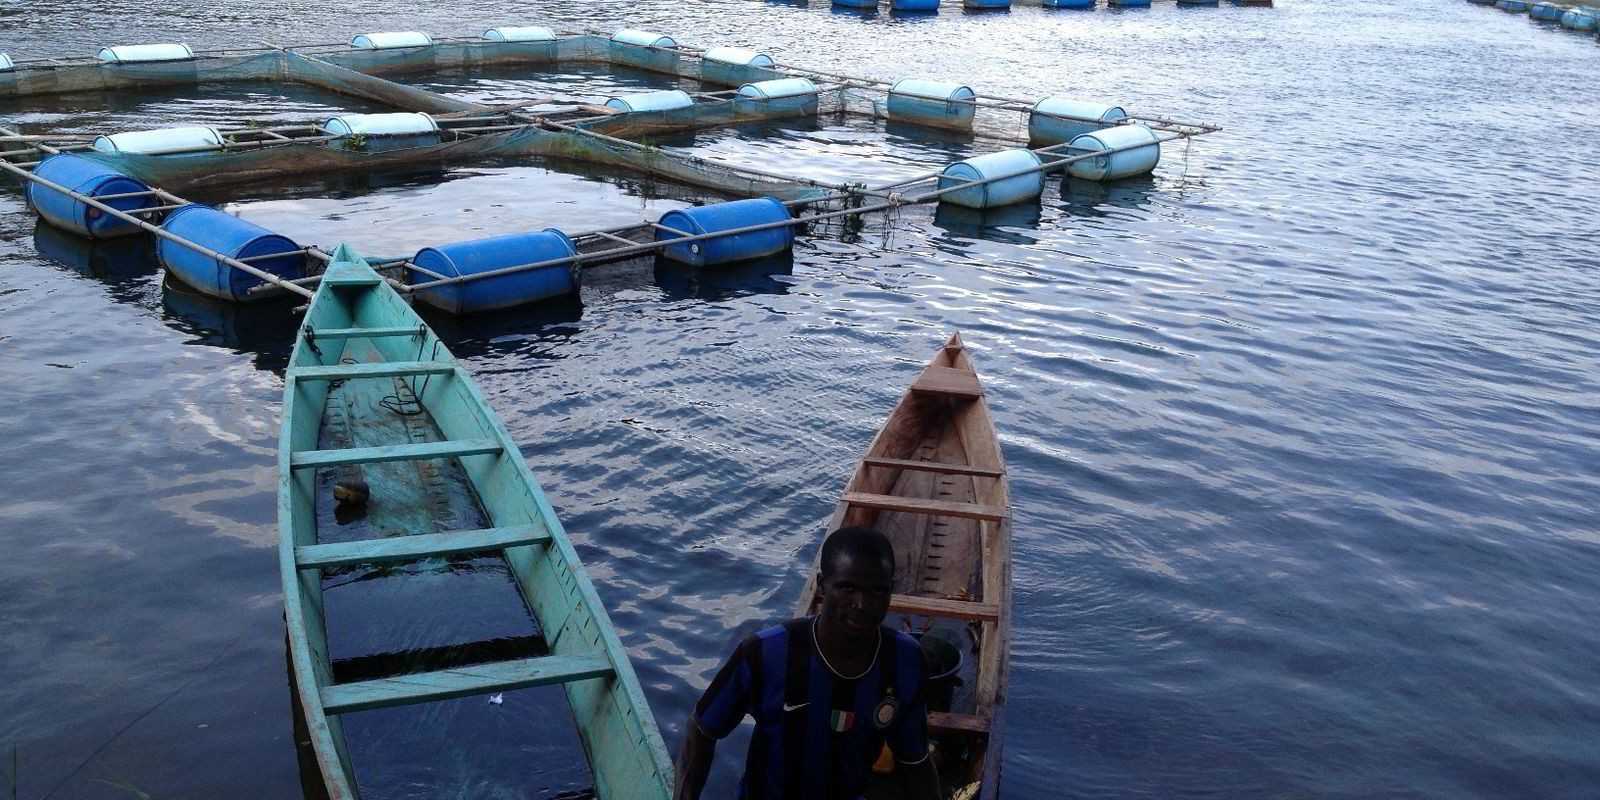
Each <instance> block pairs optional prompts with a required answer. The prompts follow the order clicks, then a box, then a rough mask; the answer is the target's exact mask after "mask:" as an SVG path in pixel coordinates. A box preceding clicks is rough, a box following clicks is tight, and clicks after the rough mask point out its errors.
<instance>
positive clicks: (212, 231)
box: [156, 203, 306, 303]
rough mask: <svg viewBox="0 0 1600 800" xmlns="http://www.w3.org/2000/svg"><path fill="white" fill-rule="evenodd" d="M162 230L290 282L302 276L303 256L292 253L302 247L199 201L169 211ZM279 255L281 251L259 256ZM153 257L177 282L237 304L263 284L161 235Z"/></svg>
mask: <svg viewBox="0 0 1600 800" xmlns="http://www.w3.org/2000/svg"><path fill="white" fill-rule="evenodd" d="M161 229H162V230H164V231H166V232H168V233H171V234H173V235H175V236H180V237H182V238H184V239H188V240H189V241H191V242H194V243H195V244H198V245H200V246H202V247H207V248H210V249H212V250H215V251H216V252H218V253H221V254H222V255H225V256H228V257H230V258H233V259H235V260H237V261H244V262H245V263H247V264H249V265H250V266H252V267H255V268H256V269H259V270H261V271H262V272H270V273H272V274H273V275H277V276H278V277H280V278H287V279H291V280H292V279H294V278H301V277H304V276H305V272H306V256H305V254H304V253H297V252H294V251H296V250H299V249H300V245H297V244H295V243H294V242H293V241H292V240H290V239H289V238H288V237H286V236H279V235H278V234H276V233H273V232H272V231H269V230H267V229H266V228H263V227H261V226H260V225H257V224H255V223H254V222H246V221H244V220H242V219H239V218H238V217H236V216H234V215H232V214H228V213H225V212H222V211H218V210H217V209H215V208H212V207H211V206H203V205H200V204H198V203H191V204H189V205H186V206H184V207H183V208H180V209H178V210H177V211H174V212H172V213H171V214H168V215H167V221H166V222H163V223H161ZM278 253H282V254H283V255H280V256H278V257H277V258H261V256H271V255H274V254H278ZM156 257H157V258H159V259H160V260H161V265H162V266H164V267H166V268H167V269H168V270H169V271H170V272H171V273H172V274H173V275H175V276H177V278H178V279H179V280H181V281H183V282H184V283H187V284H189V285H190V286H193V287H194V288H195V289H197V290H198V291H199V292H200V293H201V294H206V295H210V296H212V297H216V298H219V299H222V300H232V301H234V302H236V303H242V302H247V301H250V300H254V299H256V297H255V296H252V295H251V294H250V293H249V292H250V290H251V289H253V288H255V287H257V286H260V285H261V284H263V283H265V281H263V280H261V279H260V278H257V277H256V276H254V275H251V274H250V273H248V272H245V271H244V270H242V269H235V268H234V267H232V266H229V265H228V264H226V263H224V262H223V261H222V259H219V258H215V257H212V256H208V255H206V254H204V253H201V252H198V251H196V250H193V249H190V248H188V247H184V246H183V245H181V244H178V243H177V242H174V241H170V240H168V239H165V238H162V239H157V240H156ZM257 259H259V260H257Z"/></svg>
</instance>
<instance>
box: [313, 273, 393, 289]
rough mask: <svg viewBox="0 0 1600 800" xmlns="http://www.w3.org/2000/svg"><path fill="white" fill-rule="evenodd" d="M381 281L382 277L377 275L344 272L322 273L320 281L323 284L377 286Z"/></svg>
mask: <svg viewBox="0 0 1600 800" xmlns="http://www.w3.org/2000/svg"><path fill="white" fill-rule="evenodd" d="M382 282H383V278H380V277H378V276H377V275H359V274H357V275H351V274H344V273H341V274H338V275H323V276H322V280H321V281H320V283H321V284H322V285H323V286H377V285H378V284H380V283H382Z"/></svg>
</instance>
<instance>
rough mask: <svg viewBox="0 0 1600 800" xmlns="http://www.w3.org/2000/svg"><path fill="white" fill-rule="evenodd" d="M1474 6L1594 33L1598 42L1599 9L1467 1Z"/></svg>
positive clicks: (1525, 0) (1533, 1)
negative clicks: (1489, 7)
mask: <svg viewBox="0 0 1600 800" xmlns="http://www.w3.org/2000/svg"><path fill="white" fill-rule="evenodd" d="M1468 2H1470V3H1473V4H1474V5H1480V6H1488V5H1492V6H1494V7H1495V8H1498V9H1500V10H1501V11H1506V12H1509V13H1512V14H1527V15H1528V17H1529V18H1530V19H1534V20H1538V21H1540V22H1556V23H1560V25H1561V27H1563V28H1566V29H1567V30H1571V31H1578V32H1579V33H1590V32H1596V39H1597V40H1600V7H1595V6H1571V5H1567V4H1565V3H1554V2H1548V0H1545V1H1544V2H1540V1H1539V0H1468Z"/></svg>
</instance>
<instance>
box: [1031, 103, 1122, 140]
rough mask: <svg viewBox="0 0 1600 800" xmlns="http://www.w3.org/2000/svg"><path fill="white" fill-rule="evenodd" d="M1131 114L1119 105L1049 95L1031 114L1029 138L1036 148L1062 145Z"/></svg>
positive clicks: (1115, 122) (1036, 104)
mask: <svg viewBox="0 0 1600 800" xmlns="http://www.w3.org/2000/svg"><path fill="white" fill-rule="evenodd" d="M1127 117H1128V113H1127V112H1126V111H1123V110H1122V108H1121V107H1119V106H1108V105H1106V104H1104V103H1091V102H1087V101H1083V100H1068V99H1066V98H1064V97H1046V98H1045V99H1043V100H1040V101H1039V102H1037V103H1034V104H1033V110H1032V111H1031V112H1029V113H1028V141H1030V142H1032V143H1033V146H1034V147H1044V146H1047V145H1052V144H1062V143H1064V142H1070V141H1072V140H1073V139H1075V138H1077V137H1079V136H1082V135H1084V134H1086V133H1093V132H1095V131H1097V130H1100V129H1102V128H1107V127H1110V126H1112V125H1115V124H1117V121H1118V120H1122V119H1127Z"/></svg>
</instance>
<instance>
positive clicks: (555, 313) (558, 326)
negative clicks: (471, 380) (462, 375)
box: [416, 274, 637, 358]
mask: <svg viewBox="0 0 1600 800" xmlns="http://www.w3.org/2000/svg"><path fill="white" fill-rule="evenodd" d="M588 278H589V276H588V274H585V275H584V283H587V282H588ZM635 285H637V284H635ZM583 296H584V289H583V288H582V287H580V289H579V292H578V293H577V294H571V295H566V296H563V297H552V298H550V299H549V300H542V301H540V302H537V303H529V304H528V305H523V306H517V307H516V308H507V309H504V310H501V311H490V312H486V313H480V314H466V315H456V314H446V313H444V312H442V311H438V310H435V309H432V308H429V307H427V306H425V305H423V304H421V303H418V304H416V310H417V314H418V315H420V316H421V317H422V319H423V320H424V321H425V322H427V323H428V327H430V328H432V329H433V332H434V333H435V334H437V335H438V336H439V338H440V339H442V340H444V342H445V344H446V345H447V346H448V347H449V348H450V352H452V353H454V354H455V355H456V357H457V358H475V357H478V356H485V355H494V354H496V353H501V352H507V351H510V350H516V351H519V352H523V353H525V354H526V346H525V345H524V344H523V343H522V342H520V341H516V340H509V341H508V340H507V339H508V337H517V339H519V340H520V339H521V338H523V337H527V336H535V337H539V338H550V337H554V338H559V339H567V338H570V337H572V336H575V335H576V334H577V333H578V326H577V325H576V324H575V323H577V322H578V321H580V320H582V319H583V306H584V301H583V299H582V298H583Z"/></svg>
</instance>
